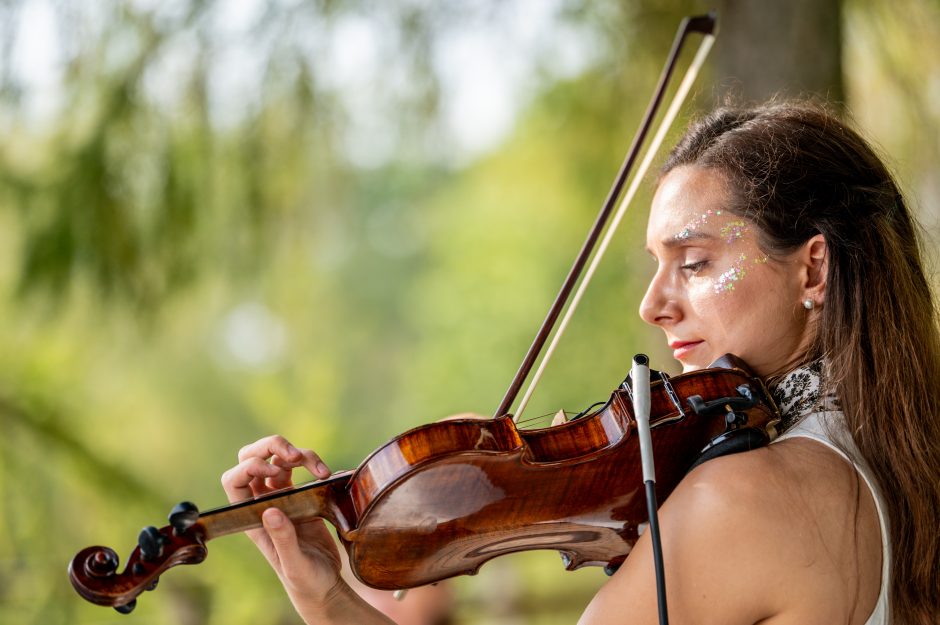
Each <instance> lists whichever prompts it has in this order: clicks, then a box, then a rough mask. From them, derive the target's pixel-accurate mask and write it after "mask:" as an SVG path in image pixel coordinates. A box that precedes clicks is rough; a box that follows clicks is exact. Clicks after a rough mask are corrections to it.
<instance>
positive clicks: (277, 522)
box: [263, 508, 284, 528]
mask: <svg viewBox="0 0 940 625" xmlns="http://www.w3.org/2000/svg"><path fill="white" fill-rule="evenodd" d="M263 520H264V523H265V525H267V526H268V527H273V528H278V527H280V526H281V525H283V524H284V515H282V514H281V512H280V510H276V509H275V508H268V509H267V510H265V511H264V518H263Z"/></svg>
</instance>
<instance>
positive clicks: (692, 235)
mask: <svg viewBox="0 0 940 625" xmlns="http://www.w3.org/2000/svg"><path fill="white" fill-rule="evenodd" d="M717 239H718V237H716V236H715V235H713V234H709V233H708V232H702V231H701V230H688V229H685V230H682V231H680V232H677V233H676V234H674V235H672V236H671V237H669V238H667V239H664V240H662V241H661V242H660V244H661V245H662V246H663V247H667V248H673V247H681V246H683V245H687V244H688V242H689V241H715V240H717Z"/></svg>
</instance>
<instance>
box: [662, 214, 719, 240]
mask: <svg viewBox="0 0 940 625" xmlns="http://www.w3.org/2000/svg"><path fill="white" fill-rule="evenodd" d="M713 215H715V216H717V215H721V211H720V210H712V209H710V208H709V209H708V210H707V211H705V212H704V213H702V214H701V215H699V216H698V217H696V218H695V219H693V220H692V221H690V222H689V223H687V224H686V225H685V227H684V228H683V229H682V230H680V231H679V232H678V233H676V235H675V236H673V237H672V238H673V239H675V240H676V241H684V240H685V239H688V238H689V237H690V236H691V235H692V233H693V232H695V231H696V230H698V229H699V228H701V227H702V226H704V225H705V224H706V223H708V218H709V217H711V216H713Z"/></svg>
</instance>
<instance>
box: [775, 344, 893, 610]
mask: <svg viewBox="0 0 940 625" xmlns="http://www.w3.org/2000/svg"><path fill="white" fill-rule="evenodd" d="M815 364H816V363H813V364H811V365H809V366H808V367H804V368H802V369H797V370H795V371H792V372H791V373H789V374H787V375H786V376H784V378H783V379H782V380H780V381H779V382H778V383H777V384H776V385H775V386H774V389H773V394H774V397H775V399H776V400H777V405H778V407H779V408H780V411H781V414H783V422H784V427H786V424H788V423H792V424H793V425H791V426H790V427H787V428H786V430H785V431H784V433H783V434H781V435H780V436H778V437H777V438H776V439H775V440H774V441H773V442H774V443H777V442H780V441H784V440H787V439H788V438H809V439H812V440H814V441H817V442H819V443H822V444H823V445H825V446H826V447H828V448H829V449H831V450H832V451H834V452H835V453H837V454H839V455H840V456H841V457H842V458H844V459H845V460H846V462H848V463H849V464H851V465H852V466H853V467H855V470H856V471H857V472H858V474H859V475H860V476H862V479H863V480H864V481H865V484H866V485H867V486H868V490H869V491H871V495H872V498H873V499H874V501H875V508H876V509H877V511H878V525H879V526H880V529H881V590H880V592H879V593H878V601H877V602H875V608H874V610H873V611H872V613H871V616H869V617H868V620H867V621H865V625H889V624H890V622H891V618H890V614H889V610H888V608H889V605H888V590H889V588H890V584H891V544H890V542H889V540H888V537H889V536H890V534H889V533H888V517H887V513H886V510H887V505H886V503H885V500H884V497H883V496H882V495H881V491H880V490H879V488H878V484H877V482H876V481H875V480H874V476H873V474H872V472H871V469H870V468H869V467H868V464H867V463H866V462H865V460H864V458H862V456H861V454H860V453H859V452H858V449H857V448H856V447H855V442H854V441H853V440H852V437H851V436H849V435H848V433H847V432H846V430H845V424H844V421H843V417H842V412H841V411H840V410H838V401H837V400H836V399H835V398H834V397H827V396H824V395H822V394H821V393H820V389H821V386H822V385H821V380H820V375H819V373H820V371H819V370H820V368H821V367H819V366H814V365H815ZM804 411H808V412H804ZM801 413H802V414H801Z"/></svg>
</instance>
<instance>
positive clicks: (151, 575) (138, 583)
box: [69, 502, 208, 614]
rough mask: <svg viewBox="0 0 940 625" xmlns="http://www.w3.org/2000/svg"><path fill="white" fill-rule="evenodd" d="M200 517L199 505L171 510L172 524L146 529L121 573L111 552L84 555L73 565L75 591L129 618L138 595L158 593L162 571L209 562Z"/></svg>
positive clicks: (97, 548) (85, 551)
mask: <svg viewBox="0 0 940 625" xmlns="http://www.w3.org/2000/svg"><path fill="white" fill-rule="evenodd" d="M198 517H199V511H198V510H197V509H196V506H194V505H193V504H191V503H189V502H183V503H181V504H179V505H177V506H176V507H174V508H173V511H172V512H171V513H170V524H169V525H166V526H164V527H162V528H159V529H158V528H156V527H153V526H150V527H145V528H144V529H143V530H141V532H140V536H139V538H138V544H137V547H136V548H135V549H134V551H133V552H132V553H131V555H130V557H129V558H128V561H127V565H126V566H125V567H124V571H123V572H121V573H118V566H119V564H120V562H119V559H118V555H117V553H115V551H114V550H113V549H111V548H109V547H100V546H95V547H87V548H85V549H83V550H81V551H80V552H78V554H76V555H75V557H74V558H73V559H72V562H71V563H70V564H69V579H70V580H71V582H72V586H73V587H74V588H75V590H76V591H77V592H78V594H80V595H81V596H82V597H84V598H85V599H86V600H88V601H90V602H92V603H96V604H98V605H104V606H111V607H113V608H114V609H116V610H117V611H118V612H121V613H122V614H129V613H130V612H131V611H132V610H133V609H134V607H135V606H136V604H137V596H138V595H140V594H141V593H143V592H145V591H148V590H153V589H154V588H156V586H157V582H158V581H159V579H160V575H162V574H163V572H164V571H166V570H167V569H170V568H172V567H174V566H176V565H178V564H199V563H200V562H202V561H203V560H205V559H206V555H207V554H208V551H207V549H206V546H205V531H204V529H203V528H202V526H201V525H200V524H199V523H198V522H197V520H198Z"/></svg>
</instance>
